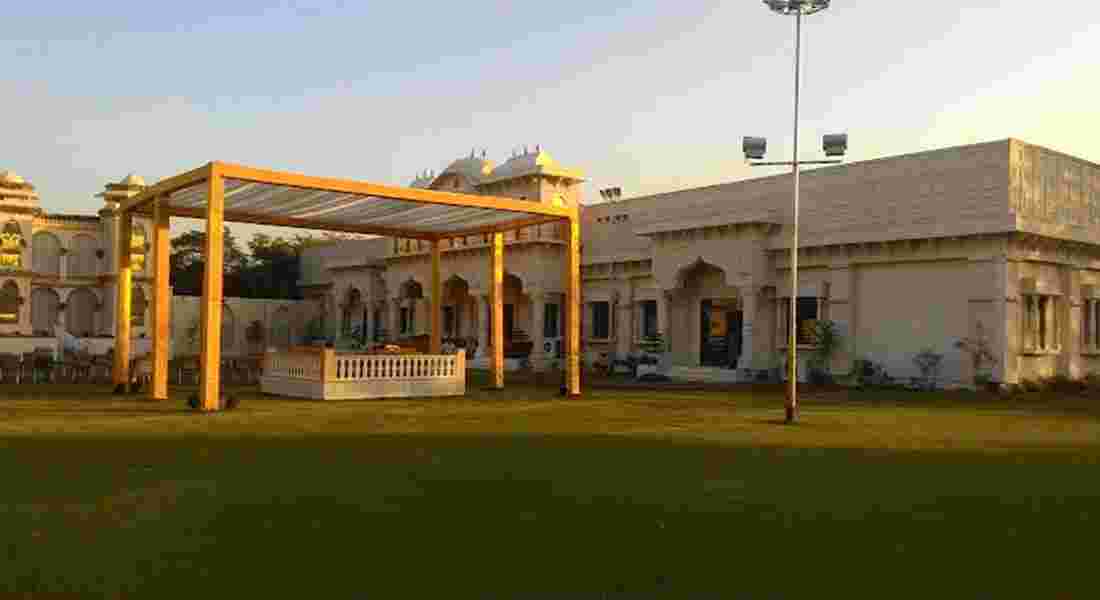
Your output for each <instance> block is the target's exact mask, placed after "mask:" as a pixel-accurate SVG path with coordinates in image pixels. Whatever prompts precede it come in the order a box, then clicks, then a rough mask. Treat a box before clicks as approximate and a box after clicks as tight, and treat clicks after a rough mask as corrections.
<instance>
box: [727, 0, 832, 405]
mask: <svg viewBox="0 0 1100 600" xmlns="http://www.w3.org/2000/svg"><path fill="white" fill-rule="evenodd" d="M764 3H765V4H767V5H768V6H769V7H770V8H771V9H772V10H773V11H776V12H779V13H780V14H784V15H789V14H790V13H791V12H794V18H795V21H794V40H795V41H794V156H793V157H792V160H791V161H790V162H787V161H779V162H750V164H751V165H752V166H754V167H763V166H786V165H790V166H791V173H792V174H793V175H794V227H793V228H792V231H791V296H790V314H789V315H788V317H787V318H788V319H789V321H788V323H789V326H788V330H789V331H788V335H787V380H788V381H787V386H788V387H787V401H786V403H785V406H784V409H785V412H786V422H787V423H795V422H797V421H798V361H797V354H798V204H799V171H800V169H799V167H800V165H804V164H806V165H811V164H813V165H825V164H836V163H839V162H841V161H840V160H799V159H798V129H799V127H798V117H799V115H798V109H799V91H800V87H801V86H800V85H799V84H800V83H801V69H802V16H803V14H804V12H803V11H804V10H807V9H808V10H809V11H810V12H817V11H819V10H824V9H825V8H827V7H828V6H829V2H828V0H822V1H821V2H820V3H816V2H811V1H810V0H788V2H786V4H783V3H780V2H771V1H769V0H765V2H764ZM826 154H828V149H826ZM746 156H748V155H746ZM761 156H762V154H761Z"/></svg>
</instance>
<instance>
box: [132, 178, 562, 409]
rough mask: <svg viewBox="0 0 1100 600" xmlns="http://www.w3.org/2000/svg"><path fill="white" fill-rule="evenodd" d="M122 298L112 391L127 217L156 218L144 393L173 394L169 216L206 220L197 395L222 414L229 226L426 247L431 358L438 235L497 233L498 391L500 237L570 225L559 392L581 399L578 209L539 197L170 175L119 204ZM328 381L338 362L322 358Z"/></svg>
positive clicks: (435, 339)
mask: <svg viewBox="0 0 1100 600" xmlns="http://www.w3.org/2000/svg"><path fill="white" fill-rule="evenodd" d="M119 213H120V215H121V218H120V219H119V223H118V227H119V231H118V235H117V236H116V243H117V244H118V246H117V248H116V251H115V260H116V261H117V269H118V270H117V293H116V294H115V362H114V370H113V380H114V382H115V384H116V390H119V391H124V390H125V389H126V387H127V386H128V385H129V384H130V380H131V379H130V365H129V356H130V337H131V335H130V334H131V320H130V319H129V318H128V317H129V315H130V313H131V304H132V291H133V265H132V264H131V253H130V251H129V250H130V244H131V243H132V242H131V228H132V226H133V219H132V216H133V215H134V214H144V215H151V217H152V223H153V244H152V247H153V256H154V259H155V260H154V262H155V264H154V265H153V272H154V276H153V285H154V292H153V298H154V304H155V306H154V310H153V330H154V331H153V335H152V336H151V337H152V339H153V340H154V344H153V369H152V378H151V379H152V381H151V384H152V385H151V386H150V390H149V393H150V396H151V397H152V398H155V399H160V400H164V399H167V398H168V350H169V349H168V340H169V338H170V337H171V330H170V327H169V322H170V320H171V306H170V304H171V303H170V298H171V288H170V287H169V275H170V272H169V271H170V265H169V260H168V258H169V253H170V242H169V239H168V234H169V228H170V219H171V217H191V218H201V219H204V220H205V221H206V240H205V242H204V244H203V260H204V262H205V267H206V268H205V269H204V270H203V288H202V290H203V291H202V311H201V315H200V330H201V337H200V350H199V362H200V380H199V394H198V399H199V403H200V404H201V406H202V408H203V409H204V410H219V409H220V408H221V406H222V398H221V314H222V301H223V290H222V277H223V266H224V262H223V261H224V252H223V249H224V241H225V240H224V235H223V231H224V229H223V227H224V223H226V222H238V223H254V224H259V225H275V226H282V227H301V228H305V229H323V230H329V231H343V232H349V233H365V234H375V235H386V236H393V237H405V238H420V239H427V240H431V244H430V246H431V263H430V264H431V274H432V275H431V280H432V292H431V298H432V300H431V306H432V313H431V334H430V340H429V346H430V352H431V354H436V355H438V354H440V352H441V346H442V306H443V300H442V280H441V275H440V262H441V257H442V247H443V244H442V243H441V240H442V239H444V238H449V237H459V236H464V235H476V234H492V235H491V236H489V237H491V251H490V252H489V259H490V260H489V273H490V275H491V279H490V281H491V283H490V285H489V288H490V290H489V296H490V306H491V310H490V311H489V312H490V315H488V316H489V317H490V319H491V322H492V328H491V329H492V331H493V341H492V343H491V344H490V345H491V346H492V359H491V364H492V372H493V384H492V385H493V386H494V387H495V388H502V387H504V337H503V330H504V232H506V231H509V230H515V229H520V228H523V227H529V226H532V225H536V224H539V223H546V222H557V221H561V222H563V224H564V225H566V227H565V228H564V229H565V232H564V233H565V235H564V240H563V241H564V242H565V246H566V248H565V261H564V262H565V273H564V281H563V283H564V286H563V287H564V288H565V302H564V304H565V306H566V331H565V333H566V335H565V340H566V344H565V346H566V347H565V352H564V354H565V359H566V360H565V362H566V368H565V370H566V390H567V391H568V393H569V394H570V395H571V396H576V395H579V394H580V220H579V210H578V208H577V207H576V206H572V207H569V206H561V205H558V204H544V203H543V202H541V201H540V199H535V200H527V199H524V198H499V197H492V196H477V195H472V194H455V193H451V192H440V191H437V190H426V189H417V188H402V187H393V186H386V185H378V184H373V183H363V182H357V181H349V180H343V179H328V178H323V177H310V176H306V175H297V174H293V173H280V172H277V171H266V170H262V169H253V168H250V167H243V166H240V165H231V164H226V163H220V162H212V163H208V164H206V165H205V166H202V167H200V168H198V169H195V170H193V171H188V172H186V173H182V174H180V175H176V176H175V177H170V178H168V179H165V180H163V181H160V182H158V183H156V184H155V185H153V186H150V187H148V188H145V189H144V190H142V191H141V192H139V193H138V194H137V195H135V196H133V197H131V198H125V199H121V200H120V201H119ZM320 368H321V369H322V370H323V371H325V375H324V376H325V377H328V376H329V375H333V376H335V374H336V372H335V371H332V372H331V373H330V372H329V371H330V370H331V369H335V365H334V364H328V363H322V365H321V367H320Z"/></svg>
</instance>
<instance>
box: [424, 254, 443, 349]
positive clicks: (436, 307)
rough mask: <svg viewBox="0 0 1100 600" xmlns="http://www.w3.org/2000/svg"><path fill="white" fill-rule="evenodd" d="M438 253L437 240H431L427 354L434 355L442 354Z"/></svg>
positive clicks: (441, 299) (441, 294)
mask: <svg viewBox="0 0 1100 600" xmlns="http://www.w3.org/2000/svg"><path fill="white" fill-rule="evenodd" d="M440 252H441V250H440V243H439V240H432V320H431V327H432V331H431V344H430V346H429V350H428V353H429V354H436V355H438V354H442V352H443V326H442V325H443V324H442V321H443V283H442V282H441V281H440V280H439V261H440Z"/></svg>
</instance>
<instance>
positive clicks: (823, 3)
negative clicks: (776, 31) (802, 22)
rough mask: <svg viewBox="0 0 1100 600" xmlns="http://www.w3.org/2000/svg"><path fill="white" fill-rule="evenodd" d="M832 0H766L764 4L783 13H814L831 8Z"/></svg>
mask: <svg viewBox="0 0 1100 600" xmlns="http://www.w3.org/2000/svg"><path fill="white" fill-rule="evenodd" d="M829 2H830V0H764V4H766V5H767V7H768V8H770V9H772V10H773V11H775V12H777V13H779V14H781V15H795V14H797V15H812V14H814V13H817V12H821V11H823V10H825V9H826V8H829Z"/></svg>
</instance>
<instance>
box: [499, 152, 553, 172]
mask: <svg viewBox="0 0 1100 600" xmlns="http://www.w3.org/2000/svg"><path fill="white" fill-rule="evenodd" d="M557 167H558V163H557V161H555V160H554V158H553V157H552V156H550V154H549V153H548V152H545V151H543V150H542V149H541V148H539V149H536V150H535V151H534V152H525V153H523V154H520V155H518V156H513V157H512V158H510V159H508V161H507V162H505V163H504V164H502V165H500V166H499V167H497V168H496V169H493V173H492V176H493V178H494V179H496V178H504V177H515V176H517V175H527V174H530V173H534V172H536V171H539V170H542V169H546V170H556V169H557Z"/></svg>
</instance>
